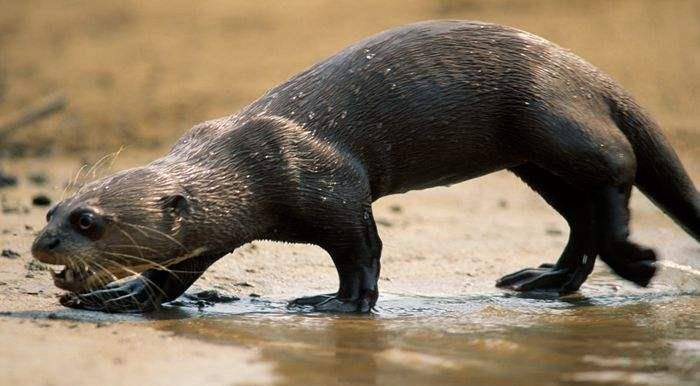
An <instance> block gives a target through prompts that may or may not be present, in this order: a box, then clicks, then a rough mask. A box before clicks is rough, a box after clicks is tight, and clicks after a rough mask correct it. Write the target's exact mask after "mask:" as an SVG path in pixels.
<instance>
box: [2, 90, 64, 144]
mask: <svg viewBox="0 0 700 386" xmlns="http://www.w3.org/2000/svg"><path fill="white" fill-rule="evenodd" d="M67 105H68V101H67V100H66V98H65V97H64V96H63V95H52V96H50V97H47V98H44V99H43V100H42V101H41V102H39V103H37V104H36V105H34V106H30V107H28V108H26V109H25V110H23V111H20V112H19V113H17V115H16V116H15V117H13V118H10V119H9V120H7V121H6V122H4V123H0V140H1V139H3V138H5V137H7V136H9V135H10V134H12V133H13V132H15V131H16V130H17V129H19V128H20V127H22V126H25V125H28V124H30V123H32V122H34V121H37V120H39V119H42V118H46V117H48V116H49V115H51V114H54V113H57V112H59V111H61V110H63V109H64V108H66V106H67Z"/></svg>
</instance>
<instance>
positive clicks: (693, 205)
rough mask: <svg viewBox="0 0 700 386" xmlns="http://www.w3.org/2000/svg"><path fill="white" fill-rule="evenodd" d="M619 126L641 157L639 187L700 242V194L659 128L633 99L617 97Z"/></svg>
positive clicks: (638, 161) (615, 107) (615, 105)
mask: <svg viewBox="0 0 700 386" xmlns="http://www.w3.org/2000/svg"><path fill="white" fill-rule="evenodd" d="M615 99H617V100H616V101H615V102H614V103H613V106H612V107H613V109H614V111H615V113H616V114H615V115H616V121H617V125H618V126H619V127H620V129H621V130H622V132H623V133H624V134H625V136H626V137H627V139H628V140H629V141H630V143H631V144H632V148H633V149H634V153H635V156H636V157H637V175H636V178H635V185H636V186H637V187H638V188H639V190H641V191H642V192H643V193H644V194H645V195H646V196H647V197H649V199H651V200H652V201H653V202H654V203H655V204H656V205H657V206H658V207H659V208H660V209H661V210H663V211H664V212H665V213H666V214H668V215H669V216H670V217H671V218H673V220H675V221H676V223H678V225H680V226H681V227H682V228H683V229H684V230H685V231H686V232H688V233H689V234H690V235H691V236H692V237H694V238H695V240H697V241H699V242H700V194H698V191H697V189H696V188H695V186H694V185H693V182H692V181H691V180H690V177H688V174H687V173H686V172H685V170H684V169H683V165H682V164H681V162H680V160H679V159H678V156H677V155H676V152H675V151H673V148H671V146H670V145H669V143H668V141H667V139H666V138H665V137H664V135H663V134H662V132H661V130H660V129H659V127H658V125H657V124H656V123H655V122H654V121H653V120H652V119H650V118H649V117H648V116H647V115H646V114H645V113H644V111H643V110H642V108H641V107H639V106H638V105H637V104H636V103H634V101H632V99H631V98H629V97H622V98H615Z"/></svg>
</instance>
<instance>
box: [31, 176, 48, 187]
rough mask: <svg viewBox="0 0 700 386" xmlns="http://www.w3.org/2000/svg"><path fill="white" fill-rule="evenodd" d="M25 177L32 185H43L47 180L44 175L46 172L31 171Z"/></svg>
mask: <svg viewBox="0 0 700 386" xmlns="http://www.w3.org/2000/svg"><path fill="white" fill-rule="evenodd" d="M27 179H28V180H29V181H30V182H31V183H33V184H34V185H39V186H42V185H45V184H46V181H48V178H47V177H46V174H44V173H31V174H29V175H27Z"/></svg>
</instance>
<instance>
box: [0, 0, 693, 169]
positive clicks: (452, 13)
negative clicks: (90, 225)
mask: <svg viewBox="0 0 700 386" xmlns="http://www.w3.org/2000/svg"><path fill="white" fill-rule="evenodd" d="M0 10H2V11H1V12H0V154H2V155H4V156H5V157H7V156H13V157H16V156H34V155H45V154H60V153H66V152H76V151H77V152H83V153H89V152H95V153H100V152H101V153H102V154H104V153H105V152H111V151H115V150H117V149H118V148H119V147H120V146H122V145H125V146H127V147H129V148H131V149H133V148H161V147H162V146H166V145H169V144H170V143H172V142H173V141H174V139H176V138H177V137H179V136H180V135H181V134H182V133H183V131H184V130H186V129H187V128H189V127H191V126H192V125H193V124H195V123H197V122H199V121H202V120H205V119H209V118H214V117H219V116H223V115H228V114H232V113H234V112H236V111H237V110H238V109H239V108H241V107H242V106H244V105H246V104H248V103H250V102H252V101H253V100H255V99H256V98H257V97H258V96H260V95H261V94H262V93H263V92H264V91H265V90H267V89H268V88H270V87H272V86H274V85H276V84H277V83H279V82H282V81H284V80H285V79H287V78H288V77H290V76H292V75H293V74H295V73H297V72H299V71H301V70H302V69H304V68H306V67H308V66H310V65H311V64H313V63H315V62H316V61H318V60H320V59H322V58H324V57H327V56H329V55H332V54H333V53H335V52H337V51H338V50H340V49H342V48H343V47H345V46H347V45H349V44H351V43H353V42H354V41H356V40H358V39H360V38H362V37H365V36H367V35H370V34H374V33H377V32H379V31H382V30H385V29H388V28H391V27H393V26H397V25H400V24H405V23H411V22H415V21H419V20H426V19H478V20H484V21H489V22H496V23H502V24H507V25H511V26H515V27H517V28H521V29H524V30H527V31H530V32H533V33H535V34H538V35H541V36H543V37H545V38H547V39H549V40H551V41H554V42H555V43H558V44H559V45H561V46H563V47H566V48H569V49H571V50H572V51H574V52H575V53H577V54H579V55H580V56H582V57H583V58H585V59H587V60H588V61H590V62H592V63H593V64H594V65H596V66H598V67H599V68H601V69H602V70H603V71H605V72H607V73H609V74H611V75H612V76H613V77H614V78H616V79H617V80H618V81H619V82H620V83H621V84H622V85H623V86H625V87H626V88H627V89H628V90H630V91H631V92H632V94H634V95H635V96H636V97H637V98H638V100H639V101H640V102H641V103H642V105H644V106H645V107H647V108H648V109H649V110H650V111H651V112H652V114H653V115H654V116H655V117H656V118H657V119H658V120H659V121H660V122H661V123H662V126H663V127H664V130H665V131H666V132H667V133H668V134H669V135H670V137H671V139H672V141H673V143H674V145H675V146H676V147H679V148H680V149H679V150H681V151H683V150H686V151H687V150H690V151H691V152H692V151H693V149H695V150H697V145H696V144H698V143H700V139H699V137H700V134H699V130H700V129H698V122H700V109H698V106H697V103H698V101H699V100H700V98H699V94H700V1H658V0H650V1H590V0H581V1H527V0H517V1H476V0H436V1H404V0H401V1H393V0H392V1H387V0H384V1H320V0H319V1H317V0H313V1H312V0H306V1H222V0H216V1H202V2H192V1H184V0H167V1H166V0H151V1H90V0H84V1H83V0H70V1H56V0H22V1H20V0H0ZM42 109H45V110H48V111H44V113H45V114H40V115H39V116H40V117H42V118H41V119H29V120H28V121H26V120H25V121H23V119H25V118H26V116H27V114H30V118H31V117H32V116H31V114H32V113H37V112H40V113H41V112H42ZM18 123H19V124H18Z"/></svg>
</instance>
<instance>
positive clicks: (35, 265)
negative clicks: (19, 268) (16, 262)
mask: <svg viewBox="0 0 700 386" xmlns="http://www.w3.org/2000/svg"><path fill="white" fill-rule="evenodd" d="M26 267H27V269H28V270H30V271H48V270H49V269H51V268H49V266H48V265H46V264H44V263H42V262H40V261H37V260H30V261H29V262H28V263H27V265H26Z"/></svg>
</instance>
